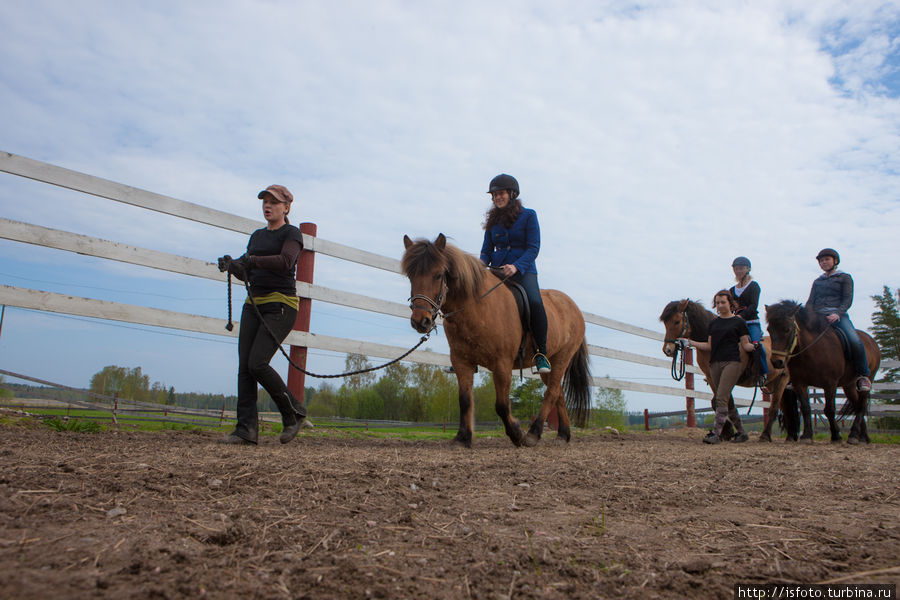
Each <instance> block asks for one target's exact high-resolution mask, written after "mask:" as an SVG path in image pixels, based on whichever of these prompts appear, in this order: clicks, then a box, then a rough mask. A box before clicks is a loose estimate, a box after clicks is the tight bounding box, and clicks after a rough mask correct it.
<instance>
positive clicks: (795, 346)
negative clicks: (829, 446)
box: [766, 300, 881, 444]
mask: <svg viewBox="0 0 900 600" xmlns="http://www.w3.org/2000/svg"><path fill="white" fill-rule="evenodd" d="M766 323H767V324H768V330H769V335H770V336H772V362H774V363H775V364H776V365H778V366H780V367H784V366H787V369H788V370H789V371H790V373H791V384H792V387H793V388H794V391H795V392H796V393H797V396H798V398H799V402H800V412H801V413H802V415H803V435H801V436H800V441H801V442H808V443H812V437H813V432H812V419H811V418H810V409H809V395H808V393H807V387H809V386H813V387H818V388H822V390H823V391H824V393H825V416H826V417H828V427H829V429H830V430H831V441H832V442H834V443H839V442H840V441H841V432H840V431H839V430H838V427H837V422H836V420H835V404H834V397H835V393H836V391H837V388H838V386H840V387H841V388H843V390H844V395H845V396H846V402H845V403H844V408H843V409H842V411H841V414H842V415H850V414H852V415H853V416H854V419H853V426H852V427H851V428H850V434H849V435H848V437H847V443H849V444H858V443H859V442H861V441H862V442H866V443H868V442H869V433H868V429H867V427H866V410H867V408H868V404H869V392H857V391H856V372H855V371H854V369H853V363H852V361H848V360H845V359H844V351H843V349H842V348H841V341H840V338H838V334H837V333H836V332H835V330H834V328H833V327H831V326H830V325H829V324H828V322H827V321H826V320H825V318H824V317H823V316H821V315H818V314H816V313H815V312H813V311H811V310H806V309H805V308H804V307H803V306H801V305H800V304H797V303H796V302H794V301H792V300H782V301H781V302H779V303H778V304H773V305H771V306H766ZM857 333H858V334H859V337H860V339H861V340H862V343H863V345H864V346H865V348H866V358H867V360H868V363H869V373H870V377H871V378H872V379H874V378H875V373H876V372H877V371H878V367H879V366H880V365H881V350H880V349H879V348H878V344H876V343H875V340H873V339H872V337H871V336H870V335H869V334H867V333H866V332H864V331H859V330H858V329H857ZM794 433H795V434H796V432H794ZM794 439H796V438H794Z"/></svg>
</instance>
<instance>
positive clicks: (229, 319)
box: [225, 272, 234, 331]
mask: <svg viewBox="0 0 900 600" xmlns="http://www.w3.org/2000/svg"><path fill="white" fill-rule="evenodd" d="M225 329H227V330H228V331H231V330H232V329H234V323H232V322H231V273H230V272H229V273H228V323H227V324H226V325H225Z"/></svg>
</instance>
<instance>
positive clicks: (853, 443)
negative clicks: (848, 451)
mask: <svg viewBox="0 0 900 600" xmlns="http://www.w3.org/2000/svg"><path fill="white" fill-rule="evenodd" d="M847 443H848V444H850V445H851V446H856V445H858V444H859V438H855V437H849V438H847Z"/></svg>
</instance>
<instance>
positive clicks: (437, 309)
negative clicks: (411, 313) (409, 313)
mask: <svg viewBox="0 0 900 600" xmlns="http://www.w3.org/2000/svg"><path fill="white" fill-rule="evenodd" d="M446 294H447V278H446V273H441V291H440V292H439V293H438V296H437V298H436V299H434V300H432V299H431V298H429V297H428V296H425V295H424V294H416V295H414V296H410V298H409V307H410V308H411V309H412V310H416V309H417V308H419V309H422V310H427V311H429V312H430V313H431V322H432V323H433V324H434V326H435V327H437V317H438V315H439V314H441V308H442V307H443V306H444V300H445V299H446ZM416 300H424V301H425V302H427V303H428V306H416Z"/></svg>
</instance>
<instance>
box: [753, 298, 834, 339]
mask: <svg viewBox="0 0 900 600" xmlns="http://www.w3.org/2000/svg"><path fill="white" fill-rule="evenodd" d="M793 316H796V317H797V323H798V324H799V325H802V326H803V328H804V329H807V330H809V331H812V332H813V333H822V332H823V331H825V329H826V328H827V327H828V320H827V319H826V318H825V316H824V315H820V314H819V313H817V312H815V311H813V310H811V309H809V308H807V307H806V306H804V305H802V304H799V303H797V302H794V301H793V300H782V301H781V302H779V303H777V304H772V305H770V306H768V307H766V321H768V322H769V323H777V322H779V321H783V320H787V319H790V318H791V317H793Z"/></svg>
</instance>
